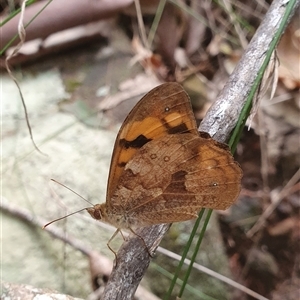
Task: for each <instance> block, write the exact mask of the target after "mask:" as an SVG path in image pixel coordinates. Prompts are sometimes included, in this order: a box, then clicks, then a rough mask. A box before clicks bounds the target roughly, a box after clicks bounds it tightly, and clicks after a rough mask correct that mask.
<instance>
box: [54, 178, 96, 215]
mask: <svg viewBox="0 0 300 300" xmlns="http://www.w3.org/2000/svg"><path fill="white" fill-rule="evenodd" d="M51 180H52V181H54V182H55V183H57V184H59V185H61V186H63V187H64V188H66V189H68V190H69V191H71V192H72V193H74V194H75V195H77V196H78V197H80V198H81V199H82V200H84V201H86V202H87V203H88V204H91V205H92V206H94V204H93V203H91V202H90V201H89V200H87V199H85V198H83V197H82V196H81V195H79V194H78V193H76V192H75V191H73V190H72V189H71V188H69V187H67V186H66V185H64V184H62V183H60V182H58V181H56V180H55V179H52V178H51ZM79 211H80V210H79ZM79 211H78V212H79Z"/></svg>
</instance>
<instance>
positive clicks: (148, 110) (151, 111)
mask: <svg viewBox="0 0 300 300" xmlns="http://www.w3.org/2000/svg"><path fill="white" fill-rule="evenodd" d="M184 132H190V133H193V134H195V135H198V132H197V125H196V121H195V118H194V115H193V113H192V109H191V104H190V100H189V98H188V95H187V94H186V92H185V91H184V90H183V88H182V87H181V85H179V84H178V83H165V84H162V85H160V86H158V87H156V88H154V89H153V90H151V91H150V92H149V93H148V94H146V95H145V96H144V97H143V98H142V99H141V100H140V101H139V102H138V103H137V104H136V106H135V107H134V108H133V109H132V111H131V112H130V113H129V115H128V117H127V118H126V120H125V121H124V123H123V125H122V127H121V129H120V131H119V134H118V136H117V138H116V142H115V146H114V151H113V155H112V161H111V166H110V174H109V179H108V187H107V200H106V204H107V206H109V205H110V199H111V197H112V195H113V193H114V191H115V190H116V187H117V185H118V183H119V180H120V177H121V174H122V172H123V170H124V167H125V165H126V164H127V163H128V162H129V161H130V160H131V158H132V157H133V156H134V155H135V153H136V152H137V151H138V150H139V149H140V148H141V147H143V146H144V145H145V144H147V143H148V142H150V141H153V140H157V139H159V138H161V137H163V136H166V135H169V134H179V133H184Z"/></svg>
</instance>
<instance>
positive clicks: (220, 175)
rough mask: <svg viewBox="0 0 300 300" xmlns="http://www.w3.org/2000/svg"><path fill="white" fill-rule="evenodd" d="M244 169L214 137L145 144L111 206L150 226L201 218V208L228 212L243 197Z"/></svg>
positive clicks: (162, 139)
mask: <svg viewBox="0 0 300 300" xmlns="http://www.w3.org/2000/svg"><path fill="white" fill-rule="evenodd" d="M241 174H242V173H241V169H240V167H239V165H238V164H237V163H236V162H234V160H233V157H232V155H231V154H230V152H229V150H228V149H227V148H226V147H224V146H221V145H220V144H219V143H217V142H215V141H214V140H213V139H211V138H207V137H206V138H202V137H200V136H199V135H195V134H191V133H184V134H175V135H172V134H171V135H165V136H162V137H160V138H158V139H155V140H152V141H150V142H148V143H147V144H145V145H144V146H143V147H142V148H141V149H140V150H139V151H138V152H137V153H136V154H135V155H134V157H133V158H132V159H131V160H130V161H129V162H128V164H127V165H126V166H125V169H124V171H123V173H122V176H121V178H120V180H119V183H118V185H117V188H116V191H115V193H114V194H113V195H112V199H111V204H112V206H113V207H114V210H115V212H116V213H118V210H120V211H121V210H124V213H125V214H126V215H127V216H128V217H129V218H130V219H131V223H132V224H134V223H136V222H138V223H139V224H140V225H143V226H146V225H151V224H158V223H171V222H178V221H184V220H188V219H191V218H193V217H196V216H197V212H199V210H200V209H201V208H202V207H206V208H213V209H226V208H227V207H229V206H230V205H231V204H232V203H233V202H234V201H235V200H236V198H237V196H238V194H239V192H240V180H241V176H242V175H241Z"/></svg>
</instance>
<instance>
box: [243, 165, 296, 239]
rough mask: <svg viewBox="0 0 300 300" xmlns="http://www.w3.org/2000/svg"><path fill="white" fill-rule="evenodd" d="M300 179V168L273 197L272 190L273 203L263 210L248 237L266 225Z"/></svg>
mask: <svg viewBox="0 0 300 300" xmlns="http://www.w3.org/2000/svg"><path fill="white" fill-rule="evenodd" d="M299 179H300V169H299V170H298V171H297V172H296V173H295V174H294V175H293V177H292V178H291V179H290V180H289V182H288V183H287V184H286V185H285V187H284V188H283V189H282V190H281V191H280V192H279V193H276V194H275V195H274V197H272V192H271V193H270V194H271V199H272V203H271V204H270V205H269V206H268V207H267V209H266V210H265V211H264V212H263V214H262V215H261V216H260V217H259V219H258V220H257V222H256V223H255V224H254V225H253V227H252V228H251V229H250V230H249V231H248V232H247V237H248V238H251V237H253V235H254V234H255V233H256V232H258V231H259V230H260V229H261V227H262V226H264V224H265V222H266V220H267V219H268V218H269V217H270V215H271V214H272V212H273V211H274V210H275V209H276V207H277V206H278V205H279V203H280V202H281V200H282V199H283V198H284V197H286V196H287V195H289V194H290V193H291V191H292V190H293V188H294V186H295V185H296V183H297V182H298V181H299ZM298 185H299V183H298Z"/></svg>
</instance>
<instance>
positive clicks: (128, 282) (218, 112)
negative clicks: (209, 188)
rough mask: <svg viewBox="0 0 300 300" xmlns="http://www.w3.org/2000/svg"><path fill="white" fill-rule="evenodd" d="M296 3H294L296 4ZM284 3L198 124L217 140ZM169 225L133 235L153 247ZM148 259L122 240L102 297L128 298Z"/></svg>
mask: <svg viewBox="0 0 300 300" xmlns="http://www.w3.org/2000/svg"><path fill="white" fill-rule="evenodd" d="M299 2H300V1H298V2H297V5H296V6H299ZM286 4H287V1H285V0H278V1H274V2H273V3H272V5H271V6H270V8H269V11H268V13H267V14H266V16H265V19H264V21H263V22H262V24H261V25H260V27H259V29H258V30H257V32H256V34H255V36H254V37H253V39H252V41H251V43H250V44H249V47H248V49H247V50H246V52H245V54H244V55H243V57H242V59H241V61H240V63H239V64H238V65H237V67H236V69H235V71H234V72H233V74H232V75H231V76H230V78H229V81H228V83H227V84H226V86H225V87H224V89H223V91H222V92H221V93H220V95H219V96H218V98H217V100H216V102H215V103H214V104H213V105H212V107H211V108H210V110H209V111H208V113H207V115H206V117H205V118H204V120H203V122H202V123H201V125H200V128H199V129H200V130H201V131H206V132H208V133H209V134H210V135H211V136H213V137H214V139H216V140H217V141H219V142H226V141H227V140H228V138H229V136H230V133H231V131H232V129H233V128H234V126H235V124H236V122H237V120H238V118H239V115H240V112H241V110H242V108H243V105H244V104H245V101H246V98H247V96H248V94H249V92H250V89H251V86H252V83H253V82H254V80H255V78H256V76H257V73H258V71H259V69H260V67H261V65H262V63H263V61H264V58H265V55H264V54H265V53H266V52H267V50H268V49H269V46H270V43H271V41H272V40H273V38H274V35H275V33H276V31H277V29H278V27H279V24H280V22H281V20H282V18H283V15H284V13H285V10H286ZM295 9H296V8H295ZM169 226H170V225H166V224H162V225H156V226H152V227H149V228H142V229H140V230H138V231H137V234H138V235H140V236H141V237H143V239H144V241H145V243H146V245H147V246H148V248H149V249H150V250H154V249H155V248H156V247H157V246H158V245H159V243H160V241H161V239H162V238H163V236H164V234H165V233H166V232H167V230H168V229H169ZM150 259H151V257H149V254H148V252H147V250H146V249H145V245H144V244H143V243H142V242H141V239H140V238H139V237H137V236H131V238H130V239H129V240H127V241H125V242H124V243H123V245H122V246H121V248H120V250H119V252H118V254H117V264H116V265H115V267H114V269H113V271H112V274H111V277H110V280H109V282H108V284H107V286H106V289H105V291H104V293H103V295H102V300H107V299H110V300H113V299H122V300H126V299H128V300H129V299H132V298H133V295H134V292H135V290H136V289H137V286H138V284H139V283H140V280H141V279H142V277H143V275H144V273H145V272H146V270H147V267H148V265H149V263H150Z"/></svg>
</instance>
